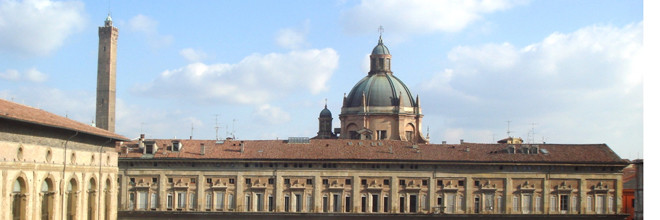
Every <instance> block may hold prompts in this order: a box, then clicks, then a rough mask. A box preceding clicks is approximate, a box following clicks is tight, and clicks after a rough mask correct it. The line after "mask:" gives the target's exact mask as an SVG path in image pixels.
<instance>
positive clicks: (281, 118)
mask: <svg viewBox="0 0 660 220" xmlns="http://www.w3.org/2000/svg"><path fill="white" fill-rule="evenodd" d="M253 115H254V117H256V118H257V119H258V120H260V121H264V122H267V123H269V124H282V123H285V122H288V121H290V120H291V116H290V115H289V113H287V112H285V111H283V110H282V109H281V108H279V107H275V106H270V105H268V104H264V105H261V106H259V107H258V108H257V109H256V110H255V112H254V113H253Z"/></svg>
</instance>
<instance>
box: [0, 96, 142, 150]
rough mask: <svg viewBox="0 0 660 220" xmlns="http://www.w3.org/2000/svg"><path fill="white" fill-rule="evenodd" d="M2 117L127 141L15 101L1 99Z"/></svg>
mask: <svg viewBox="0 0 660 220" xmlns="http://www.w3.org/2000/svg"><path fill="white" fill-rule="evenodd" d="M0 119H8V120H13V121H20V122H25V123H30V124H36V125H41V126H46V127H51V128H56V129H64V130H70V131H78V132H81V133H86V134H90V135H95V136H100V137H107V138H112V139H115V140H122V141H127V140H129V139H128V138H126V137H123V136H121V135H118V134H115V133H112V132H110V131H107V130H104V129H100V128H97V127H92V126H90V125H87V124H84V123H81V122H78V121H74V120H72V119H69V118H65V117H62V116H59V115H55V114H53V113H50V112H47V111H44V110H41V109H37V108H33V107H30V106H26V105H21V104H18V103H15V102H10V101H7V100H4V99H0Z"/></svg>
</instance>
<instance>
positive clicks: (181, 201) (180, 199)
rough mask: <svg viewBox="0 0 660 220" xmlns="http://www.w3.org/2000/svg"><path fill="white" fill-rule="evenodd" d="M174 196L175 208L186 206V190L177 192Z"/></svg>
mask: <svg viewBox="0 0 660 220" xmlns="http://www.w3.org/2000/svg"><path fill="white" fill-rule="evenodd" d="M176 197H177V202H176V208H177V209H184V208H186V192H178V193H177V194H176Z"/></svg>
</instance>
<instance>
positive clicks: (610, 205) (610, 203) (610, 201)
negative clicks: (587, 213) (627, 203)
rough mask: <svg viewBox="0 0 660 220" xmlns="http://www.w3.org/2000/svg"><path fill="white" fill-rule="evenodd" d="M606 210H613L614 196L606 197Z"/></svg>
mask: <svg viewBox="0 0 660 220" xmlns="http://www.w3.org/2000/svg"><path fill="white" fill-rule="evenodd" d="M607 210H608V211H609V212H610V213H612V212H614V198H613V197H611V196H610V197H608V198H607Z"/></svg>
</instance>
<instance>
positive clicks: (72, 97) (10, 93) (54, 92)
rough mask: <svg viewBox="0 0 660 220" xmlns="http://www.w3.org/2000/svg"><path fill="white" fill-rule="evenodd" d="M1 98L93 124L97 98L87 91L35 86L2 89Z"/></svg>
mask: <svg viewBox="0 0 660 220" xmlns="http://www.w3.org/2000/svg"><path fill="white" fill-rule="evenodd" d="M0 98H3V99H6V100H10V101H13V102H16V103H20V104H24V105H28V106H32V107H35V108H39V109H43V110H46V111H48V112H51V113H53V114H56V115H59V116H62V117H68V118H70V119H73V120H76V121H79V122H82V123H85V124H91V123H92V121H93V120H94V112H95V109H94V108H95V104H94V103H96V102H95V98H94V95H93V94H91V93H88V92H86V91H67V90H61V89H57V88H48V87H44V86H33V87H21V88H17V89H14V90H2V91H0Z"/></svg>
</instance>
